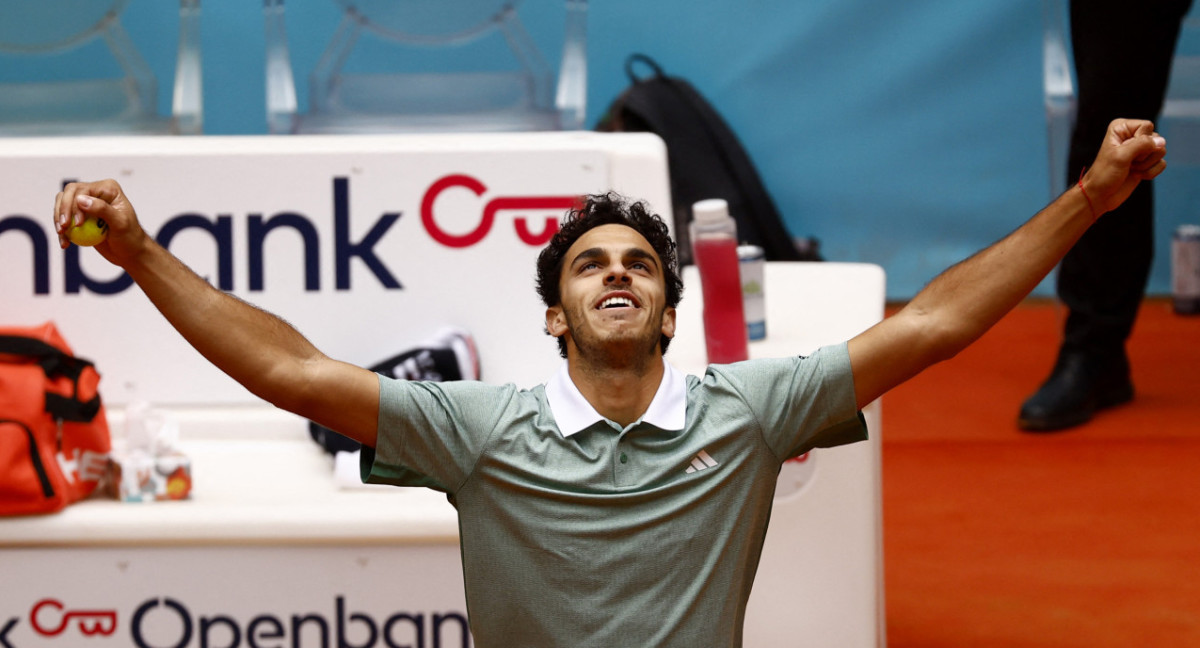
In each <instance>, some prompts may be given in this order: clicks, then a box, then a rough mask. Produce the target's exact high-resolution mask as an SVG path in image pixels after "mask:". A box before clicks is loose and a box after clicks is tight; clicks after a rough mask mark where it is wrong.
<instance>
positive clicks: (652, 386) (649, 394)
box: [567, 355, 663, 427]
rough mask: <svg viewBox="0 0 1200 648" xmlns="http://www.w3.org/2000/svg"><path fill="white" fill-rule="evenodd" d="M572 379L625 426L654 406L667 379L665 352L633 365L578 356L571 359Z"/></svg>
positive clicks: (591, 401)
mask: <svg viewBox="0 0 1200 648" xmlns="http://www.w3.org/2000/svg"><path fill="white" fill-rule="evenodd" d="M567 373H568V374H569V375H570V376H571V382H573V383H575V387H576V389H578V390H579V393H580V394H582V395H583V397H584V398H585V399H587V402H588V403H589V404H590V405H591V406H592V407H593V408H595V409H596V412H598V413H599V414H600V415H601V416H603V417H604V418H606V419H608V420H610V421H613V422H615V423H617V424H618V425H620V426H621V427H625V426H628V425H629V424H630V423H633V422H634V421H636V420H638V419H639V418H641V417H642V415H643V414H645V413H646V410H647V409H649V408H650V403H651V402H652V401H653V400H654V395H655V394H656V393H658V387H659V385H661V384H662V379H663V361H662V356H661V355H655V356H654V357H647V358H645V359H644V360H642V361H639V362H635V363H631V364H629V365H625V366H620V367H614V366H611V365H597V364H595V363H590V362H587V361H586V360H583V359H581V358H579V357H578V356H575V357H573V358H570V359H569V360H568V361H567Z"/></svg>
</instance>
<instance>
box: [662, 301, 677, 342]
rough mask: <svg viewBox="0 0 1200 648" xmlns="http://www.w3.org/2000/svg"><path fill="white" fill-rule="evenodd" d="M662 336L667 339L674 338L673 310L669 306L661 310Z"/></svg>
mask: <svg viewBox="0 0 1200 648" xmlns="http://www.w3.org/2000/svg"><path fill="white" fill-rule="evenodd" d="M662 334H663V335H665V336H667V337H669V338H674V337H675V309H674V308H671V307H669V306H668V307H667V308H665V309H663V316H662Z"/></svg>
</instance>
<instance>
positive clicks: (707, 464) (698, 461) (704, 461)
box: [684, 450, 717, 475]
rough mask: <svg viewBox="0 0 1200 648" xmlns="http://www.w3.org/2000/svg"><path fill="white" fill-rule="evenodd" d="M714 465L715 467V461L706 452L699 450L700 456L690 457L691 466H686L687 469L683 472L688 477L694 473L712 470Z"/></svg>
mask: <svg viewBox="0 0 1200 648" xmlns="http://www.w3.org/2000/svg"><path fill="white" fill-rule="evenodd" d="M715 465H717V460H716V459H713V458H712V457H710V456H709V454H708V453H707V452H705V451H703V450H701V451H700V454H697V455H696V456H695V457H692V465H690V466H688V469H687V470H685V471H684V472H685V473H687V474H689V475H690V474H692V473H694V472H699V471H701V470H705V469H708V468H712V467H713V466H715Z"/></svg>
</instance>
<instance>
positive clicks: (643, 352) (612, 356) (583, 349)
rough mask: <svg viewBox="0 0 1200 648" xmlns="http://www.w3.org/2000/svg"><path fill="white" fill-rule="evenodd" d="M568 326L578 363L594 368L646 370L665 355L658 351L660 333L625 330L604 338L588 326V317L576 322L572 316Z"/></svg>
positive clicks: (655, 331) (656, 331)
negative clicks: (651, 363) (652, 362)
mask: <svg viewBox="0 0 1200 648" xmlns="http://www.w3.org/2000/svg"><path fill="white" fill-rule="evenodd" d="M660 317H661V316H660ZM580 322H585V323H583V324H580ZM566 324H567V330H568V331H569V332H570V334H571V340H572V341H573V342H574V344H575V349H576V351H577V352H578V358H579V360H580V361H581V362H582V363H583V364H584V365H587V366H590V367H592V368H594V369H597V370H601V369H617V370H628V369H645V368H647V367H649V366H650V362H651V361H655V362H658V361H660V360H659V359H660V358H661V355H662V354H661V353H659V351H658V343H659V340H660V339H661V337H662V334H661V331H658V330H650V331H645V332H633V331H625V332H620V333H613V334H610V335H608V336H603V335H601V334H597V333H596V331H595V329H593V328H591V327H590V326H588V325H587V324H586V319H585V318H583V317H580V318H578V319H577V318H575V317H571V316H570V313H568V317H567V322H566Z"/></svg>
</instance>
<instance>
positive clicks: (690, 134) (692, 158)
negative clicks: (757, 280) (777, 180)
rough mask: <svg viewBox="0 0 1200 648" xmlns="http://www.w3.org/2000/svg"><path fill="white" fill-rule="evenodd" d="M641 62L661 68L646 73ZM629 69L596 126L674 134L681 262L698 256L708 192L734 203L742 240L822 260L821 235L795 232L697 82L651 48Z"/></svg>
mask: <svg viewBox="0 0 1200 648" xmlns="http://www.w3.org/2000/svg"><path fill="white" fill-rule="evenodd" d="M635 63H643V64H645V65H646V66H648V67H649V68H650V69H651V70H653V74H652V75H651V76H649V77H645V78H641V77H638V76H637V75H636V74H634V70H633V66H634V64H635ZM625 73H626V74H627V75H629V80H630V82H631V83H632V85H631V86H630V87H629V88H628V89H626V90H625V91H624V92H623V93H621V95H620V96H619V97H617V98H616V100H615V101H613V103H612V105H611V106H609V108H608V111H607V112H606V113H605V115H604V116H603V117H601V119H600V122H599V123H598V124H597V125H596V130H598V131H603V132H650V133H655V134H657V135H658V136H659V137H661V138H662V139H663V141H664V142H666V145H667V166H668V170H669V172H670V175H671V202H672V203H673V204H674V208H675V213H674V214H673V215H672V216H673V218H674V226H675V238H676V242H677V243H678V245H679V250H678V254H679V262H680V265H688V264H690V263H692V250H691V244H690V242H689V236H688V224H689V223H690V222H691V220H692V205H693V204H694V203H696V202H697V201H699V200H704V199H707V198H724V199H725V201H726V202H728V203H729V213H730V215H731V216H733V218H734V220H735V221H737V229H738V238H739V239H740V241H741V242H742V243H749V244H752V245H757V246H759V247H761V248H762V249H763V252H764V254H765V256H766V258H767V260H768V261H816V260H820V256H819V254H818V251H817V243H816V241H815V240H813V239H808V240H807V241H805V240H803V239H801V241H800V242H797V241H793V240H792V237H791V235H790V234H789V233H788V231H787V228H785V227H784V226H783V221H782V220H781V219H780V217H779V210H778V209H776V207H775V203H774V202H772V200H771V197H770V195H768V194H767V190H766V187H764V186H763V183H762V179H761V178H759V176H758V171H756V170H755V168H754V164H753V163H752V162H751V161H750V157H749V156H748V155H747V154H746V151H745V149H744V148H742V145H741V142H739V141H738V139H737V137H736V136H735V135H734V134H733V131H732V130H730V128H729V125H728V124H726V123H725V120H723V119H722V118H721V116H720V115H719V114H717V111H716V110H714V109H713V107H712V106H711V105H710V104H709V103H708V102H707V101H706V100H705V99H704V97H702V96H700V93H699V92H697V91H696V89H695V88H693V87H692V85H691V84H690V83H688V82H687V81H684V80H683V79H679V78H674V77H668V76H666V75H665V74H663V71H662V68H660V67H659V66H658V64H657V63H655V62H654V61H653V60H652V59H651V58H650V57H648V56H646V55H644V54H633V55H631V56H630V57H629V59H628V60H626V62H625ZM801 243H803V244H801Z"/></svg>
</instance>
